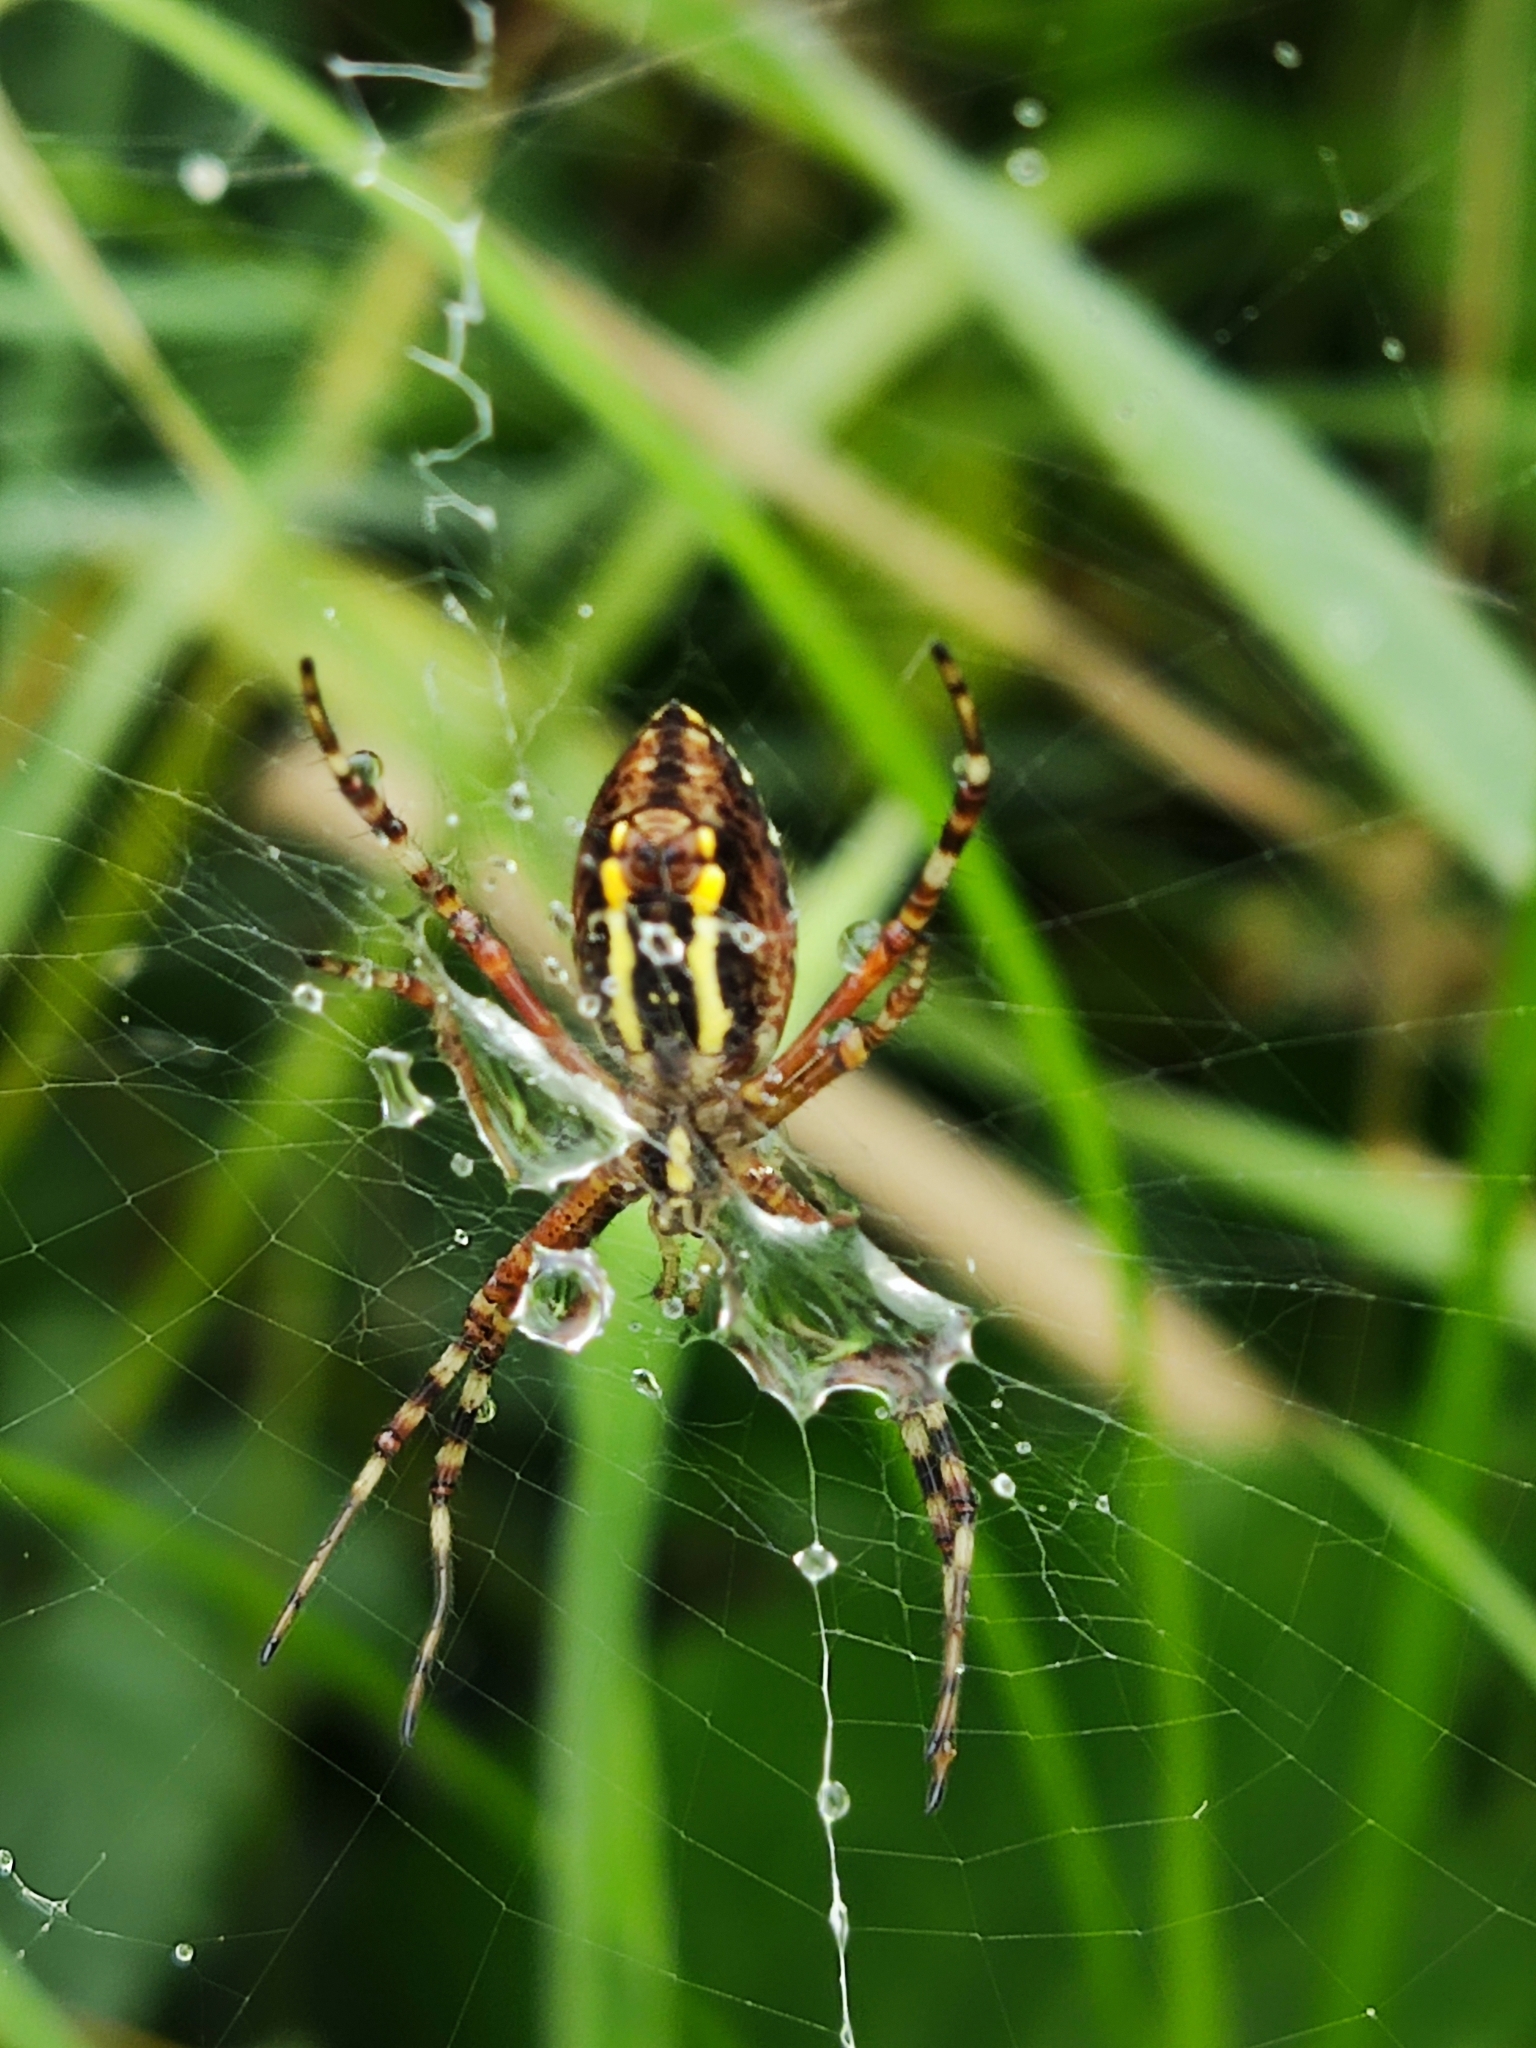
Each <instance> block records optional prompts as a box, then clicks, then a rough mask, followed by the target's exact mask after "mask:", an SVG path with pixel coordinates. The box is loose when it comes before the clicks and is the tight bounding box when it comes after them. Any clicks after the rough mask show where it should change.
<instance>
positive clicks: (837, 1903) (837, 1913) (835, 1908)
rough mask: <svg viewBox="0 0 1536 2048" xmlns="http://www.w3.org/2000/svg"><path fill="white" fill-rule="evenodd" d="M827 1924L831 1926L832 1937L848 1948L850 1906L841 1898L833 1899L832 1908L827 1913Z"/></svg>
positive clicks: (838, 1943) (839, 1944)
mask: <svg viewBox="0 0 1536 2048" xmlns="http://www.w3.org/2000/svg"><path fill="white" fill-rule="evenodd" d="M827 1925H828V1926H829V1927H830V1928H831V1930H832V1939H833V1940H834V1941H835V1942H836V1943H837V1945H838V1947H839V1948H846V1947H847V1944H848V1908H847V1907H846V1906H845V1905H844V1904H843V1902H842V1900H841V1899H834V1900H833V1901H832V1910H831V1912H830V1913H828V1915H827Z"/></svg>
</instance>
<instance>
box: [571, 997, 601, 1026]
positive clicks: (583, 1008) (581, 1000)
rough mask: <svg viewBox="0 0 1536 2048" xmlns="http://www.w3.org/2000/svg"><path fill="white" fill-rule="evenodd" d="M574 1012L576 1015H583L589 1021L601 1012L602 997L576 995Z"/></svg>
mask: <svg viewBox="0 0 1536 2048" xmlns="http://www.w3.org/2000/svg"><path fill="white" fill-rule="evenodd" d="M576 1014H577V1016H578V1017H585V1018H586V1019H587V1021H588V1022H589V1023H590V1022H591V1021H592V1019H593V1018H594V1017H600V1016H601V1015H602V1014H603V999H602V997H601V996H594V995H585V996H578V997H577V998H576Z"/></svg>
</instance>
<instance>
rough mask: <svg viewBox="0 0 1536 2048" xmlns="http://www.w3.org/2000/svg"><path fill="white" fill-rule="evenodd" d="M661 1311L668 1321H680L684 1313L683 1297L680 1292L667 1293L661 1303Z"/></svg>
mask: <svg viewBox="0 0 1536 2048" xmlns="http://www.w3.org/2000/svg"><path fill="white" fill-rule="evenodd" d="M661 1312H662V1314H663V1315H664V1316H665V1317H666V1319H667V1321H668V1322H669V1323H680V1322H681V1321H682V1319H683V1313H684V1311H683V1297H682V1296H681V1295H680V1294H669V1295H668V1296H667V1298H666V1300H665V1301H664V1302H663V1303H662V1304H661Z"/></svg>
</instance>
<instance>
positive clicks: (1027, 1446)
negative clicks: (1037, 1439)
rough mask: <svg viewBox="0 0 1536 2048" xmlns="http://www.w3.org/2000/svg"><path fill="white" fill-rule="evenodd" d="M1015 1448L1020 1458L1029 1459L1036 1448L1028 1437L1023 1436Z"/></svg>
mask: <svg viewBox="0 0 1536 2048" xmlns="http://www.w3.org/2000/svg"><path fill="white" fill-rule="evenodd" d="M1013 1448H1014V1450H1015V1452H1016V1453H1017V1454H1018V1456H1019V1457H1021V1458H1027V1457H1029V1456H1030V1454H1031V1452H1032V1451H1033V1450H1034V1448H1035V1447H1034V1445H1033V1444H1032V1443H1031V1442H1030V1440H1029V1438H1028V1437H1027V1436H1021V1437H1020V1438H1019V1440H1018V1442H1017V1443H1016V1444H1015V1445H1014V1447H1013Z"/></svg>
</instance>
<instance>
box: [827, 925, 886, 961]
mask: <svg viewBox="0 0 1536 2048" xmlns="http://www.w3.org/2000/svg"><path fill="white" fill-rule="evenodd" d="M879 936H880V925H879V923H878V921H877V920H876V919H875V918H872V917H866V918H864V919H862V920H861V921H860V922H859V923H858V924H851V925H849V927H848V929H847V930H846V931H845V932H844V933H843V935H842V937H841V938H840V939H839V940H838V942H837V964H838V966H839V967H841V968H842V970H843V972H844V974H852V973H853V972H854V970H855V968H858V967H862V966H863V964H864V961H865V958H866V957H867V955H868V953H869V950H870V948H871V947H872V946H873V945H874V944H875V942H876V940H877V939H878V938H879Z"/></svg>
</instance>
